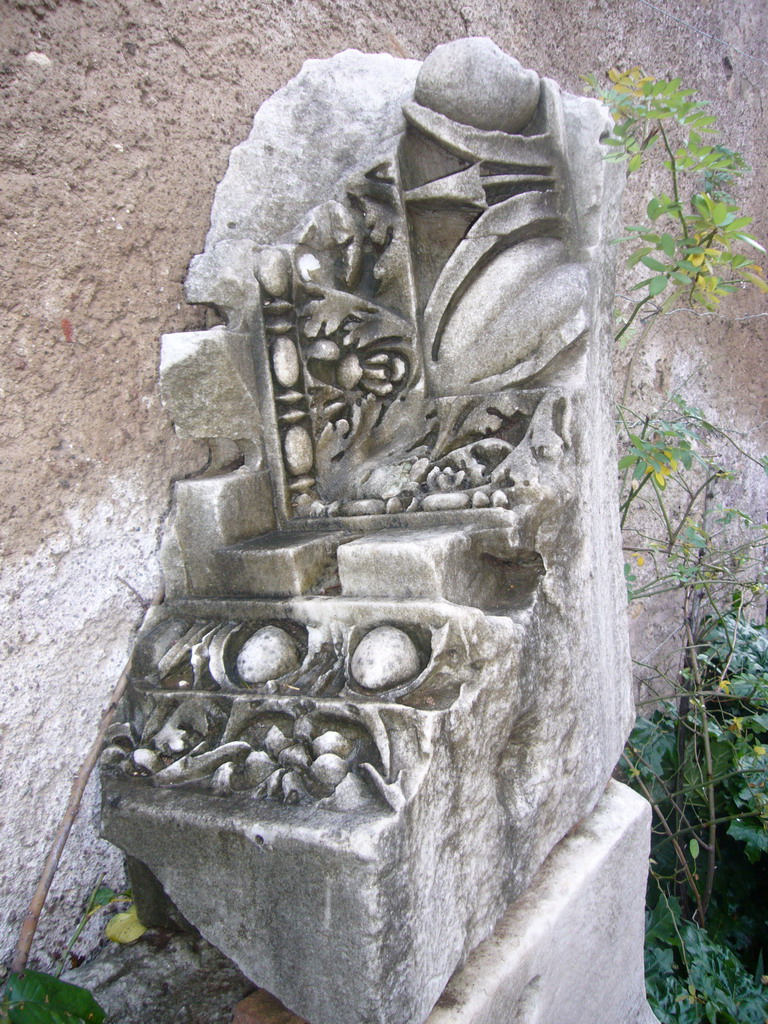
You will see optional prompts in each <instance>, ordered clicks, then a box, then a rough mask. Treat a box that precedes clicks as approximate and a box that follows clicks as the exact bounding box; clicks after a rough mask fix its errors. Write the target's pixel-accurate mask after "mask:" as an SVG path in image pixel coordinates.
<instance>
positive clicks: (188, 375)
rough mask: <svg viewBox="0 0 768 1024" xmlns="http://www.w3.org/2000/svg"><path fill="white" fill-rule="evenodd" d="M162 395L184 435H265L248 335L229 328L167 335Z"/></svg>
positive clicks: (163, 360) (202, 436) (161, 383)
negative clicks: (262, 429) (262, 428)
mask: <svg viewBox="0 0 768 1024" xmlns="http://www.w3.org/2000/svg"><path fill="white" fill-rule="evenodd" d="M162 343H163V347H162V355H161V359H160V393H161V395H162V398H163V404H164V405H165V408H166V410H167V412H168V415H169V416H170V417H171V419H172V420H173V421H174V423H175V425H176V432H177V433H178V434H180V435H181V436H182V437H196V438H206V437H231V438H255V437H259V435H260V433H261V421H260V418H259V406H258V401H257V397H256V379H255V376H254V369H253V357H252V355H251V352H250V344H249V340H248V337H247V335H245V334H234V333H232V332H231V331H228V330H226V328H224V327H214V328H212V329H211V330H209V331H197V332H194V333H193V332H188V333H186V334H166V335H164V336H163V339H162Z"/></svg>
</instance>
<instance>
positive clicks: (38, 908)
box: [11, 585, 165, 974]
mask: <svg viewBox="0 0 768 1024" xmlns="http://www.w3.org/2000/svg"><path fill="white" fill-rule="evenodd" d="M164 596H165V587H164V586H163V585H161V586H160V589H159V590H158V591H157V593H156V594H155V596H154V597H153V598H152V601H151V602H150V605H149V607H150V608H154V607H155V606H156V605H158V604H160V603H161V602H162V600H163V597H164ZM132 661H133V653H131V655H130V657H129V658H128V661H127V662H126V663H125V667H124V668H123V671H122V672H121V673H120V678H119V679H118V681H117V685H116V686H115V688H114V690H113V691H112V696H111V697H110V699H109V704H108V705H107V706H106V708H105V710H104V713H103V714H102V716H101V723H100V724H99V729H98V732H97V733H96V738H95V739H94V741H93V744H92V745H91V749H90V750H89V751H88V756H87V757H86V759H85V760H84V761H83V763H82V765H81V766H80V770H79V771H78V773H77V775H76V776H75V781H74V782H73V783H72V791H71V793H70V794H69V802H68V804H67V809H66V811H65V812H64V817H63V818H62V819H61V822H60V824H59V827H58V829H57V831H56V835H55V837H54V840H53V843H52V845H51V848H50V850H49V851H48V856H47V857H46V858H45V864H44V865H43V871H42V874H41V875H40V881H39V882H38V883H37V888H36V889H35V894H34V896H33V897H32V899H31V901H30V904H29V908H28V910H27V913H26V915H25V917H24V923H23V924H22V926H21V932H20V933H19V941H18V942H17V943H16V950H15V952H14V955H13V962H12V963H11V971H12V972H13V973H14V974H21V972H22V971H23V970H24V968H25V967H26V966H27V959H28V957H29V951H30V949H31V948H32V940H33V939H34V937H35V932H36V931H37V925H38V922H39V920H40V914H41V913H42V910H43V906H44V905H45V900H46V898H47V896H48V891H49V890H50V888H51V882H52V881H53V876H54V875H55V874H56V869H57V868H58V866H59V861H60V860H61V855H62V853H63V852H64V847H65V846H66V844H67V839H68V838H69V833H70V832H71V831H72V826H73V825H74V823H75V819H76V818H77V812H78V811H79V810H80V802H81V800H82V798H83V793H84V792H85V787H86V786H87V784H88V780H89V778H90V777H91V773H92V772H93V769H94V768H95V767H96V764H97V763H98V760H99V756H100V755H101V750H102V747H103V746H104V737H105V735H106V732H107V729H108V728H109V727H110V725H111V724H112V719H113V718H114V717H115V711H116V710H117V705H118V704H119V703H120V700H121V699H122V696H123V694H124V693H125V688H126V686H127V685H128V676H129V674H130V671H131V663H132Z"/></svg>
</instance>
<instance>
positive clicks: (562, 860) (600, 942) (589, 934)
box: [427, 782, 658, 1024]
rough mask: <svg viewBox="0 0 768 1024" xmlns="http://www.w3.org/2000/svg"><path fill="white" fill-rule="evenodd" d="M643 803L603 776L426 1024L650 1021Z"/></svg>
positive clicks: (645, 808) (625, 1023)
mask: <svg viewBox="0 0 768 1024" xmlns="http://www.w3.org/2000/svg"><path fill="white" fill-rule="evenodd" d="M650 817H651V811H650V807H649V805H648V804H647V803H646V802H645V800H643V799H642V797H640V796H638V795H637V794H636V793H634V792H633V791H632V790H631V789H629V788H628V787H626V786H623V785H621V784H620V783H618V782H611V783H610V784H609V785H608V788H607V790H606V792H605V795H604V796H603V798H602V800H601V801H600V803H599V804H598V805H597V807H596V808H595V810H594V811H593V812H592V813H591V814H590V815H588V816H587V817H586V818H585V819H584V820H583V821H582V822H581V824H580V825H579V826H578V827H577V828H575V829H574V831H573V832H571V833H570V835H568V836H567V837H566V838H565V839H563V840H562V842H560V843H559V844H558V845H557V846H556V847H555V849H554V850H553V851H552V853H551V854H550V855H549V857H548V858H547V860H546V861H545V862H544V864H543V865H542V867H541V869H540V870H539V872H538V874H537V875H536V879H535V881H534V883H533V885H531V887H530V888H529V889H528V891H527V892H526V893H525V894H524V895H523V896H522V897H521V898H520V899H519V900H517V901H516V902H515V903H513V904H512V906H511V907H510V908H509V910H508V911H507V913H506V914H505V916H504V917H503V918H502V919H501V921H500V922H499V924H498V926H497V928H496V930H495V932H494V933H493V935H492V936H491V937H490V938H489V939H487V940H486V941H485V942H483V943H482V944H481V945H480V946H478V948H477V949H476V950H475V951H474V952H473V953H472V954H471V955H470V957H469V959H468V960H467V963H466V964H465V965H464V967H463V969H462V970H460V971H457V972H456V974H454V976H453V977H452V978H451V980H450V982H449V983H448V985H447V987H446V989H445V991H444V992H443V995H442V996H441V997H440V999H439V1000H438V1003H437V1006H436V1007H435V1009H434V1010H433V1011H432V1013H431V1015H430V1017H429V1019H428V1021H427V1024H658V1022H657V1020H656V1017H655V1016H654V1015H653V1013H651V1010H650V1008H649V1006H648V1004H647V1002H646V999H645V985H644V980H643V935H644V904H645V880H646V876H647V873H648V840H649V830H650Z"/></svg>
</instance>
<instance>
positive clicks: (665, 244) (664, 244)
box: [659, 234, 675, 259]
mask: <svg viewBox="0 0 768 1024" xmlns="http://www.w3.org/2000/svg"><path fill="white" fill-rule="evenodd" d="M659 247H660V248H661V250H662V252H663V253H664V255H665V256H668V257H669V258H670V259H672V257H673V256H674V255H675V240H674V238H673V237H672V235H668V234H663V235H662V236H661V238H660V239H659Z"/></svg>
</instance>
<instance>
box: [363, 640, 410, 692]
mask: <svg viewBox="0 0 768 1024" xmlns="http://www.w3.org/2000/svg"><path fill="white" fill-rule="evenodd" d="M350 668H351V670H352V675H353V676H354V678H355V680H356V681H357V682H358V683H359V684H360V686H362V687H364V688H365V689H366V690H388V689H390V688H391V687H393V686H398V685H400V684H401V683H406V682H408V680H409V679H413V677H414V676H415V675H418V673H419V671H420V669H421V665H420V664H419V654H418V651H417V650H416V645H415V644H414V642H413V640H411V638H410V637H409V636H408V634H407V633H404V632H403V631H402V629H395V627H394V626H378V627H377V628H376V629H372V630H371V631H370V633H366V635H365V636H364V637H363V639H362V640H361V641H360V643H359V644H358V645H357V649H356V651H355V653H354V654H353V655H352V663H351V665H350Z"/></svg>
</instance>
